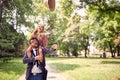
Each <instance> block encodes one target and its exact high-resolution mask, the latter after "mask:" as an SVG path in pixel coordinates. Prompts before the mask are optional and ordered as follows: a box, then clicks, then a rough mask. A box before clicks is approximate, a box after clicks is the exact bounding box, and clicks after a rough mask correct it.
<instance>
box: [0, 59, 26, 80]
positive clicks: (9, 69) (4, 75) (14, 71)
mask: <svg viewBox="0 0 120 80" xmlns="http://www.w3.org/2000/svg"><path fill="white" fill-rule="evenodd" d="M25 68H26V65H24V64H23V63H22V59H14V60H10V61H9V62H7V63H3V62H0V80H17V79H18V78H19V77H20V76H21V75H22V74H23V72H24V71H25Z"/></svg>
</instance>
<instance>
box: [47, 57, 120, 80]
mask: <svg viewBox="0 0 120 80" xmlns="http://www.w3.org/2000/svg"><path fill="white" fill-rule="evenodd" d="M47 63H48V64H50V66H51V67H52V68H54V69H56V70H57V71H59V72H61V73H63V74H65V75H66V76H69V80H117V79H116V78H118V77H119V78H120V59H99V58H98V59H92V58H91V59H90V58H88V59H84V58H70V59H69V58H47Z"/></svg>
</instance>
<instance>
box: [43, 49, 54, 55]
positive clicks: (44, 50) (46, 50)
mask: <svg viewBox="0 0 120 80" xmlns="http://www.w3.org/2000/svg"><path fill="white" fill-rule="evenodd" d="M52 52H54V50H53V49H52V48H43V53H44V54H50V53H52Z"/></svg>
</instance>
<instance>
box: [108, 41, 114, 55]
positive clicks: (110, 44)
mask: <svg viewBox="0 0 120 80" xmlns="http://www.w3.org/2000/svg"><path fill="white" fill-rule="evenodd" d="M108 44H109V47H110V52H111V57H115V55H114V53H113V50H112V45H111V43H110V42H108Z"/></svg>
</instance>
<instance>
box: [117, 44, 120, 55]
mask: <svg viewBox="0 0 120 80" xmlns="http://www.w3.org/2000/svg"><path fill="white" fill-rule="evenodd" d="M117 56H120V46H119V45H118V46H117Z"/></svg>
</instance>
